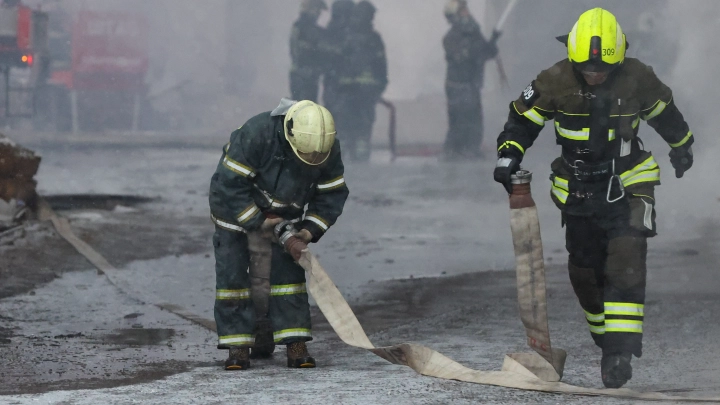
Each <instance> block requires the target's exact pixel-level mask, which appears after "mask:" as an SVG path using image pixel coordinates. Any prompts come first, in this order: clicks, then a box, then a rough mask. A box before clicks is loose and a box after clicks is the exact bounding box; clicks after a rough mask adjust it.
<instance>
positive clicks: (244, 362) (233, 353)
mask: <svg viewBox="0 0 720 405" xmlns="http://www.w3.org/2000/svg"><path fill="white" fill-rule="evenodd" d="M249 359H250V349H249V348H247V347H233V348H231V349H230V355H229V356H228V359H227V360H225V370H247V369H248V368H250V360H249Z"/></svg>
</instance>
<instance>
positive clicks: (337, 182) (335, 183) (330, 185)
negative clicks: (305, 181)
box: [317, 176, 345, 191]
mask: <svg viewBox="0 0 720 405" xmlns="http://www.w3.org/2000/svg"><path fill="white" fill-rule="evenodd" d="M343 184H345V177H343V176H340V177H337V178H334V179H332V180H330V181H328V182H326V183H319V184H318V185H317V188H318V190H320V191H329V190H334V189H336V188H339V187H342V185H343Z"/></svg>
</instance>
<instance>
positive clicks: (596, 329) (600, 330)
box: [589, 325, 605, 335]
mask: <svg viewBox="0 0 720 405" xmlns="http://www.w3.org/2000/svg"><path fill="white" fill-rule="evenodd" d="M589 326H590V333H594V334H596V335H604V334H605V325H600V326H596V325H589Z"/></svg>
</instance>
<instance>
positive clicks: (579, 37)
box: [567, 8, 627, 69]
mask: <svg viewBox="0 0 720 405" xmlns="http://www.w3.org/2000/svg"><path fill="white" fill-rule="evenodd" d="M567 48H568V58H569V59H570V61H571V62H573V63H576V64H587V65H592V66H595V67H599V68H606V69H607V68H612V67H616V66H618V65H620V64H622V63H623V62H624V61H625V50H626V49H627V41H626V39H625V34H623V31H622V28H620V24H618V22H617V20H616V19H615V16H614V15H613V14H612V13H611V12H609V11H607V10H604V9H602V8H594V9H592V10H588V11H586V12H584V13H583V14H582V15H581V16H580V18H579V19H578V21H577V22H576V23H575V26H573V28H572V30H571V31H570V34H569V35H568V38H567Z"/></svg>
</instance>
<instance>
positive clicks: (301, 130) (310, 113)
mask: <svg viewBox="0 0 720 405" xmlns="http://www.w3.org/2000/svg"><path fill="white" fill-rule="evenodd" d="M284 124H285V125H284V128H285V139H287V141H288V142H289V143H290V147H292V150H293V152H295V154H296V155H297V157H298V158H300V160H302V161H303V162H305V163H307V164H309V165H313V166H315V165H319V164H322V163H324V162H325V161H326V160H327V158H328V157H329V156H330V150H331V149H332V146H333V144H334V143H335V120H334V119H333V116H332V114H330V111H328V110H327V108H325V107H323V106H321V105H318V104H315V103H314V102H312V101H310V100H302V101H298V102H297V103H295V104H293V105H292V107H290V109H289V110H288V112H287V114H285V121H284Z"/></svg>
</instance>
